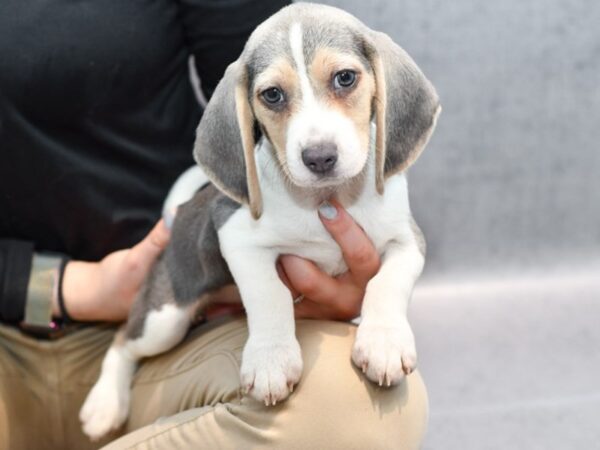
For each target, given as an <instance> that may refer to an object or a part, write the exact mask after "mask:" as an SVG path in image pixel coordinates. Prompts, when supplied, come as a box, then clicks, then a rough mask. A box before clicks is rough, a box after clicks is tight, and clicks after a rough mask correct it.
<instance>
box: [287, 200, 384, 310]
mask: <svg viewBox="0 0 600 450" xmlns="http://www.w3.org/2000/svg"><path fill="white" fill-rule="evenodd" d="M319 216H320V217H321V222H323V225H324V226H325V228H326V229H327V231H329V233H330V234H331V236H332V237H333V239H334V240H335V241H336V242H337V244H338V245H339V246H340V248H341V249H342V254H343V256H344V260H345V261H346V265H347V266H348V271H347V272H345V273H343V274H342V275H340V276H338V277H335V278H334V277H331V276H329V275H328V274H326V273H324V272H323V271H321V270H320V269H319V268H318V267H317V266H316V264H314V263H313V262H311V261H308V260H306V259H303V258H300V257H298V256H293V255H283V256H281V258H279V263H278V267H277V268H278V271H279V276H280V277H281V278H282V280H283V281H284V283H285V284H286V285H287V287H288V288H289V289H290V291H291V292H292V295H293V297H294V298H297V297H298V296H300V295H303V296H304V298H303V299H302V301H301V302H299V303H298V304H296V306H295V310H296V318H297V319H325V320H327V319H328V320H351V319H354V318H355V317H357V316H358V315H359V314H360V308H361V305H362V300H363V297H364V295H365V289H366V287H367V283H368V282H369V280H370V279H371V278H373V276H375V274H376V273H377V271H378V270H379V266H380V259H379V255H378V253H377V250H376V249H375V247H374V246H373V243H372V242H371V240H370V239H369V238H368V236H367V235H366V234H365V232H364V231H363V230H362V228H360V226H359V225H358V224H357V223H356V222H354V220H353V219H352V217H351V216H350V214H348V212H346V211H345V210H344V209H343V208H342V207H341V205H339V203H337V202H335V201H332V202H331V203H324V204H323V205H321V207H320V208H319Z"/></svg>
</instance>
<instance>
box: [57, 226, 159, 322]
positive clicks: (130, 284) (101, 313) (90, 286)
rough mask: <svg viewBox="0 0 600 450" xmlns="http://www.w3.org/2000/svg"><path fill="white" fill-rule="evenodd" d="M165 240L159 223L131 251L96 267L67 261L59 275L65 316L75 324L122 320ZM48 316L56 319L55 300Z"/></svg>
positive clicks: (58, 311)
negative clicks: (60, 275) (74, 321)
mask: <svg viewBox="0 0 600 450" xmlns="http://www.w3.org/2000/svg"><path fill="white" fill-rule="evenodd" d="M169 238H170V232H169V230H168V229H167V227H166V226H165V224H164V222H163V220H160V221H159V222H158V223H157V224H156V225H155V226H154V228H153V229H152V231H150V233H149V234H148V235H147V236H146V237H145V238H144V239H143V240H142V241H141V242H140V243H138V244H137V245H135V246H134V247H132V248H129V249H125V250H118V251H116V252H113V253H111V254H109V255H107V256H106V257H105V258H104V259H103V260H102V261H100V262H97V263H91V262H84V261H70V262H69V263H68V264H67V266H66V268H65V272H64V275H63V277H64V278H63V298H64V300H65V308H66V310H67V312H68V314H69V316H71V318H72V319H74V320H78V321H108V322H118V321H123V320H125V319H126V318H127V315H128V314H129V310H130V309H131V305H132V303H133V300H134V298H135V296H136V294H137V293H138V291H139V289H140V287H141V286H142V283H143V282H144V280H145V279H146V276H147V275H148V272H149V271H150V268H151V267H152V265H153V264H154V262H155V261H156V258H158V256H159V255H160V254H161V253H162V251H163V250H164V249H165V247H166V246H167V244H168V242H169ZM52 313H53V316H55V317H60V308H59V307H58V302H57V300H56V299H53V304H52Z"/></svg>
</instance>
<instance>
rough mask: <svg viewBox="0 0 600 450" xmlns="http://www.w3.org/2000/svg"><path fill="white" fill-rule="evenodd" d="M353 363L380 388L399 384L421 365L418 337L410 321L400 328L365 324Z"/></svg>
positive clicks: (360, 330)
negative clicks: (416, 344) (418, 360)
mask: <svg viewBox="0 0 600 450" xmlns="http://www.w3.org/2000/svg"><path fill="white" fill-rule="evenodd" d="M352 360H353V361H354V364H356V365H357V366H358V367H359V368H361V369H362V371H363V373H365V374H366V376H367V378H369V379H370V380H371V381H374V382H375V383H378V384H379V386H383V385H384V383H385V385H386V386H391V385H393V384H397V383H398V382H400V381H401V380H402V378H404V375H408V374H410V373H411V372H412V371H413V370H414V369H415V367H416V365H417V352H416V350H415V338H414V336H413V332H412V330H411V328H410V325H409V324H408V322H405V323H403V324H402V325H397V326H392V327H389V326H381V325H374V324H369V325H367V324H361V325H359V327H358V330H357V332H356V340H355V342H354V348H353V349H352Z"/></svg>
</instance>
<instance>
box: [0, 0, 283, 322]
mask: <svg viewBox="0 0 600 450" xmlns="http://www.w3.org/2000/svg"><path fill="white" fill-rule="evenodd" d="M285 3H287V2H285V1H281V0H277V1H268V0H262V1H261V0H256V1H250V0H221V1H219V0H152V1H149V0H127V1H123V0H80V1H72V0H27V1H23V0H2V1H1V2H0V320H2V321H17V320H20V319H21V318H22V315H23V302H24V297H25V294H26V292H25V291H26V285H27V279H28V277H29V270H30V264H31V256H32V255H31V252H32V251H33V250H35V251H54V252H60V253H64V254H66V255H68V256H70V257H71V258H74V259H83V260H98V259H101V258H102V257H103V256H105V255H106V254H108V253H110V252H111V251H114V250H116V249H120V248H125V247H129V246H131V245H133V244H135V243H136V242H138V241H139V240H140V239H142V238H143V236H144V235H145V234H146V233H147V232H148V231H149V229H150V228H151V226H152V225H153V224H154V223H155V222H156V220H157V219H158V217H159V213H160V206H161V204H162V201H163V200H164V197H165V195H166V193H167V191H168V189H169V187H170V186H171V184H172V183H173V181H174V180H175V179H176V178H177V176H178V175H179V174H180V173H181V172H182V171H183V170H184V169H186V168H187V167H189V166H190V165H192V164H193V161H192V145H193V140H194V131H195V128H196V126H197V125H198V122H199V120H200V116H201V112H202V111H201V107H200V106H199V104H198V102H197V100H196V97H195V95H194V92H193V88H192V86H191V83H190V81H189V74H188V61H189V57H190V55H193V56H194V57H195V61H196V68H197V71H198V74H199V75H200V78H201V80H202V89H203V91H204V93H205V94H206V96H210V94H211V93H212V91H213V90H214V88H215V86H216V84H217V82H218V80H219V79H220V78H221V76H222V74H223V72H224V70H225V68H226V67H227V65H228V64H229V63H231V62H232V61H233V60H235V59H236V58H237V56H238V55H239V53H240V52H241V50H242V48H243V45H244V43H245V41H246V39H247V38H248V36H249V35H250V33H251V32H252V30H253V29H254V28H255V27H256V26H257V25H258V24H259V23H260V22H262V21H263V20H264V19H266V18H267V17H268V16H269V15H271V14H273V13H274V12H276V11H277V10H278V9H279V8H281V7H282V6H284V4H285Z"/></svg>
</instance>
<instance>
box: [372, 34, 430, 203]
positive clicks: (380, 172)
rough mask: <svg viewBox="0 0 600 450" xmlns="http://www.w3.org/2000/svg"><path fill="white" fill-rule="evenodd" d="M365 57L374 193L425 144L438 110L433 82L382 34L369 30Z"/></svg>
mask: <svg viewBox="0 0 600 450" xmlns="http://www.w3.org/2000/svg"><path fill="white" fill-rule="evenodd" d="M366 47H367V56H368V58H369V60H370V62H371V66H372V67H373V72H374V75H375V98H374V110H375V123H376V125H377V132H376V135H375V136H376V137H375V148H376V153H375V155H376V156H375V165H376V170H377V172H376V184H377V191H378V192H379V193H380V194H382V193H383V185H384V181H385V179H386V178H387V177H389V176H390V175H393V174H395V173H397V172H400V171H403V170H405V169H406V168H408V167H409V166H410V165H411V164H412V163H413V162H414V161H415V160H416V159H417V158H418V157H419V155H420V153H421V151H423V149H424V148H425V145H427V141H429V137H430V136H431V133H432V132H433V129H434V128H435V123H436V120H437V116H438V114H439V112H440V111H441V107H440V104H439V99H438V96H437V93H436V91H435V89H434V87H433V85H432V84H431V83H430V82H429V80H427V78H425V75H423V73H422V72H421V71H420V70H419V68H418V67H417V65H416V64H415V62H414V61H413V60H412V59H411V57H410V56H408V54H407V53H406V52H405V51H404V50H402V49H401V48H400V47H399V46H398V45H396V44H395V43H394V42H393V41H392V40H391V39H390V38H389V37H388V36H387V35H386V34H384V33H378V32H371V34H370V39H369V40H368V41H367V45H366Z"/></svg>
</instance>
